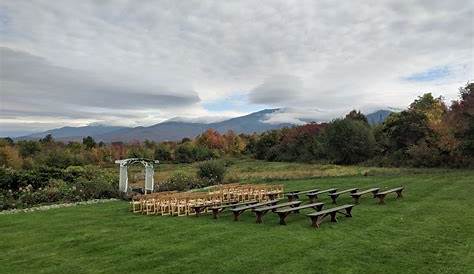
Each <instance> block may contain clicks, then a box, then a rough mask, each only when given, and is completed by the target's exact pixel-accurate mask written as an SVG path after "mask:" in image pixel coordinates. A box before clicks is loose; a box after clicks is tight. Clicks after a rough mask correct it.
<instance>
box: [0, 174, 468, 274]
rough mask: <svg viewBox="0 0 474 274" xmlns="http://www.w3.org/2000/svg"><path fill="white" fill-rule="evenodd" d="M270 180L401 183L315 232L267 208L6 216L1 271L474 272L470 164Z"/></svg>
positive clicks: (115, 209)
mask: <svg viewBox="0 0 474 274" xmlns="http://www.w3.org/2000/svg"><path fill="white" fill-rule="evenodd" d="M313 168H317V167H313ZM243 169H244V168H243ZM269 169H270V168H269ZM267 172H270V171H268V170H267ZM369 174H370V173H369ZM274 183H283V184H285V186H286V190H296V189H307V188H310V187H315V186H317V187H320V188H327V187H338V188H339V189H344V188H346V187H355V186H357V187H359V188H366V187H371V186H380V187H382V188H388V187H395V186H399V185H404V186H405V187H406V189H405V193H404V194H405V197H404V198H403V199H402V200H395V199H394V198H393V197H394V196H390V197H387V199H386V202H387V203H386V205H377V204H376V203H375V200H373V199H371V198H369V197H365V198H363V199H362V200H361V204H360V205H358V206H356V207H355V208H354V210H353V215H354V217H353V218H344V217H340V218H339V223H336V224H335V223H330V222H325V223H323V224H322V226H321V228H320V229H319V230H315V229H312V228H311V227H310V225H309V224H310V223H309V219H308V218H307V217H305V216H304V214H299V215H297V214H294V215H291V216H289V218H288V225H286V226H280V225H278V224H277V222H278V218H277V217H276V216H274V215H273V214H271V213H270V214H267V215H266V216H265V218H264V223H263V224H255V218H254V216H253V215H252V214H251V212H247V213H244V214H243V216H242V218H241V221H239V222H234V221H232V218H231V216H230V215H229V214H228V213H227V214H224V215H223V216H222V217H221V218H220V219H218V220H213V219H212V218H211V217H210V216H201V217H199V218H196V217H161V216H143V215H136V214H133V213H130V212H128V211H127V207H128V205H127V203H126V202H111V203H106V204H97V205H90V206H79V207H75V208H63V209H54V210H49V211H45V212H35V213H23V214H15V215H4V216H0V235H2V236H1V241H0V250H1V256H0V273H131V272H134V273H417V274H419V273H447V274H454V273H463V274H464V273H474V253H473V243H474V233H473V230H472V229H473V227H474V210H473V205H474V198H473V193H474V171H440V170H425V171H423V170H421V171H420V170H418V171H417V172H402V174H400V172H399V170H397V171H394V172H385V173H383V172H378V173H377V172H376V173H374V175H373V176H360V175H351V176H337V177H332V176H327V177H321V178H316V179H303V180H300V179H298V180H283V181H274ZM341 198H342V197H341ZM322 200H323V202H325V203H326V204H327V206H331V205H329V199H328V198H327V197H323V199H322ZM350 201H351V200H350V199H349V198H347V197H344V198H343V199H340V202H341V203H348V202H350Z"/></svg>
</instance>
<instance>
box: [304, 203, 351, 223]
mask: <svg viewBox="0 0 474 274" xmlns="http://www.w3.org/2000/svg"><path fill="white" fill-rule="evenodd" d="M353 207H354V205H342V206H338V207H333V208H328V209H325V210H322V211H318V212H313V213H310V214H306V216H308V217H310V218H311V225H312V226H313V227H314V228H319V226H320V225H321V223H322V222H323V219H324V218H326V217H327V216H331V222H337V219H336V213H340V214H342V215H345V216H346V217H352V214H351V211H352V208H353ZM343 210H344V211H345V212H344V211H343Z"/></svg>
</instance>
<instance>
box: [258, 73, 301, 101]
mask: <svg viewBox="0 0 474 274" xmlns="http://www.w3.org/2000/svg"><path fill="white" fill-rule="evenodd" d="M302 91H303V83H302V82H301V80H300V79H299V78H298V77H295V76H291V75H273V76H271V77H269V78H268V79H266V80H265V82H263V83H262V84H261V85H259V86H257V87H256V88H254V89H253V90H252V91H251V92H250V94H249V99H250V101H251V102H252V103H255V104H272V105H273V104H276V105H282V106H287V105H288V104H289V103H291V102H292V101H294V100H298V99H300V98H299V97H300V96H301V92H302Z"/></svg>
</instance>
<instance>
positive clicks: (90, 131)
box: [15, 108, 391, 142]
mask: <svg viewBox="0 0 474 274" xmlns="http://www.w3.org/2000/svg"><path fill="white" fill-rule="evenodd" d="M280 110H281V109H278V108H276V109H264V110H261V111H257V112H253V113H250V114H247V115H244V116H239V117H234V118H230V119H227V120H223V121H220V122H212V123H197V122H186V121H174V120H173V119H170V120H166V121H164V122H161V123H157V124H154V125H151V126H138V127H120V126H107V125H89V126H82V127H62V128H57V129H51V130H47V131H44V132H40V133H35V134H30V135H27V136H22V137H18V138H15V139H17V140H30V139H40V138H43V137H44V136H46V135H47V134H51V135H52V136H53V138H55V139H57V140H59V141H80V140H82V138H84V137H86V136H92V137H93V138H94V139H95V140H96V141H103V142H132V141H144V140H151V141H159V142H160V141H177V140H181V139H183V138H185V137H187V138H194V137H196V136H197V135H199V134H201V133H202V132H204V131H205V130H207V129H208V128H213V129H215V130H216V131H218V132H220V133H225V132H227V131H229V130H232V131H234V132H236V133H237V134H240V133H246V134H251V133H254V132H255V133H261V132H264V131H267V130H272V129H279V128H283V127H290V126H293V125H294V124H291V123H279V124H270V123H265V122H264V118H265V116H267V115H269V114H272V113H275V112H277V111H280ZM390 113H391V111H389V110H379V111H376V112H374V113H371V114H368V115H367V120H368V121H369V123H370V124H378V123H381V122H383V120H385V118H386V117H387V116H388V115H389V114H390Z"/></svg>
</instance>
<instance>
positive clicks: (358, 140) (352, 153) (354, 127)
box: [325, 119, 375, 164]
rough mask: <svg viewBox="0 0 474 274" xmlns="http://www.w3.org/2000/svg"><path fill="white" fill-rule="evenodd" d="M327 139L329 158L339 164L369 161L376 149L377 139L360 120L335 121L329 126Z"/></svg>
mask: <svg viewBox="0 0 474 274" xmlns="http://www.w3.org/2000/svg"><path fill="white" fill-rule="evenodd" d="M325 138H326V146H327V154H328V156H329V158H330V159H331V160H332V161H333V162H335V163H339V164H354V163H359V162H362V161H364V160H367V159H369V158H370V157H371V156H372V155H373V152H374V148H375V138H374V135H373V133H372V131H371V129H370V127H369V126H368V125H367V124H366V123H365V122H361V121H358V120H352V119H342V120H341V119H338V120H334V121H333V122H331V123H330V124H329V125H328V127H327V129H326V132H325Z"/></svg>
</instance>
